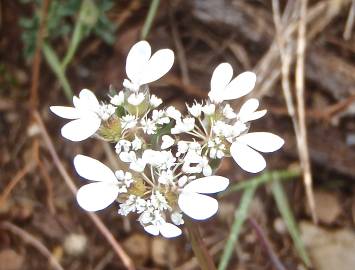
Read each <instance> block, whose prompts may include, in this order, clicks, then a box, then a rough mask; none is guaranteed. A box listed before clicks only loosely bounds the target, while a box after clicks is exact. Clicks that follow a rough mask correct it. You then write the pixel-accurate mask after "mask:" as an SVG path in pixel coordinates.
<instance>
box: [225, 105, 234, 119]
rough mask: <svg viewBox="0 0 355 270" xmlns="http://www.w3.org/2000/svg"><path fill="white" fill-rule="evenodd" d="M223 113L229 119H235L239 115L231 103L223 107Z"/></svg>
mask: <svg viewBox="0 0 355 270" xmlns="http://www.w3.org/2000/svg"><path fill="white" fill-rule="evenodd" d="M223 115H224V117H225V118H227V119H234V118H236V117H237V114H236V113H235V112H234V111H233V109H232V107H231V105H229V104H226V105H225V106H224V108H223Z"/></svg>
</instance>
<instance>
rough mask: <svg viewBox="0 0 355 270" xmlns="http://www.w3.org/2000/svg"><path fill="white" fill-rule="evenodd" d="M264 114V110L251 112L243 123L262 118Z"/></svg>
mask: <svg viewBox="0 0 355 270" xmlns="http://www.w3.org/2000/svg"><path fill="white" fill-rule="evenodd" d="M266 112H267V111H266V110H261V111H257V112H253V113H251V114H249V115H248V116H246V117H245V118H244V119H243V121H245V122H249V121H253V120H256V119H259V118H261V117H263V116H264V115H265V114H266Z"/></svg>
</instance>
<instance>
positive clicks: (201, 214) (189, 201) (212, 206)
mask: <svg viewBox="0 0 355 270" xmlns="http://www.w3.org/2000/svg"><path fill="white" fill-rule="evenodd" d="M178 204H179V207H180V209H181V210H182V211H183V212H184V213H185V214H186V215H188V216H189V217H191V218H193V219H197V220H203V219H207V218H209V217H211V216H213V215H214V214H215V213H216V212H217V210H218V202H217V200H216V199H214V198H212V197H209V196H206V195H202V194H198V193H193V192H191V193H187V192H182V193H181V194H180V196H179V200H178Z"/></svg>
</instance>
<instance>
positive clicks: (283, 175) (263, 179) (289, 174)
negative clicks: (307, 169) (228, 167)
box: [219, 170, 301, 197]
mask: <svg viewBox="0 0 355 270" xmlns="http://www.w3.org/2000/svg"><path fill="white" fill-rule="evenodd" d="M299 175H301V172H300V171H296V170H278V171H270V172H264V173H263V174H261V175H259V176H256V177H253V178H251V179H248V180H245V181H242V182H240V183H237V184H235V185H233V186H231V187H230V188H228V190H226V191H225V192H222V193H220V194H219V197H223V196H226V195H228V194H230V193H233V192H236V191H239V190H242V189H245V188H248V187H251V186H254V185H256V187H258V186H259V185H261V184H265V183H267V182H270V181H271V180H273V177H277V178H278V179H280V180H282V181H284V180H290V179H292V178H295V177H297V176H299Z"/></svg>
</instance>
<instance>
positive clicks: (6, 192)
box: [0, 161, 36, 208]
mask: <svg viewBox="0 0 355 270" xmlns="http://www.w3.org/2000/svg"><path fill="white" fill-rule="evenodd" d="M35 167H36V162H34V161H32V162H30V163H27V165H26V166H25V167H24V168H23V169H22V170H20V171H19V172H18V173H17V174H16V175H15V177H14V178H12V179H11V181H10V182H9V183H8V184H7V186H6V187H5V189H4V191H3V192H2V194H1V196H0V208H1V207H2V206H3V205H4V203H5V202H6V200H7V198H8V197H9V195H10V194H11V191H12V190H13V189H14V187H15V186H16V185H17V184H18V183H19V182H20V181H21V179H22V178H23V177H25V176H26V174H28V173H29V172H30V171H32V170H33V169H34V168H35Z"/></svg>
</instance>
